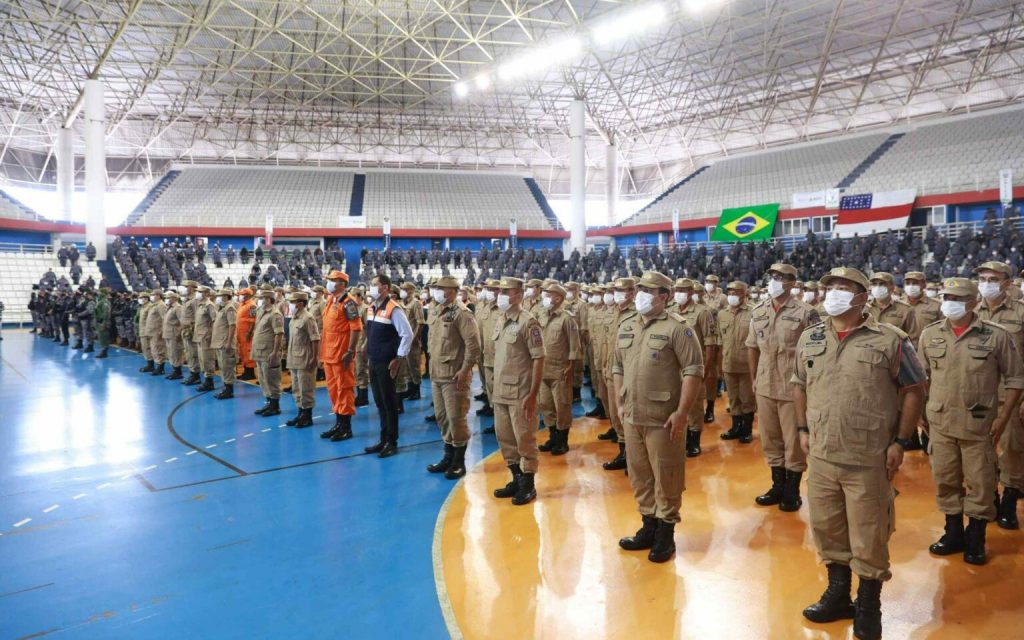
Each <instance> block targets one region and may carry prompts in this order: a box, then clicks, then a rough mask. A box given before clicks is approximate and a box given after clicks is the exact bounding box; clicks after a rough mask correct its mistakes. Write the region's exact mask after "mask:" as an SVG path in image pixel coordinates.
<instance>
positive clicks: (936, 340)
mask: <svg viewBox="0 0 1024 640" xmlns="http://www.w3.org/2000/svg"><path fill="white" fill-rule="evenodd" d="M921 352H922V354H923V357H924V360H925V368H926V369H927V370H928V374H929V376H928V377H929V379H930V380H931V384H930V386H929V388H928V404H927V406H926V407H925V411H926V415H927V418H928V424H929V427H930V428H931V429H934V430H935V431H938V432H939V433H941V434H942V435H944V436H947V437H949V438H958V439H961V440H984V439H985V438H988V437H989V431H990V430H991V428H992V423H993V422H994V421H995V419H996V416H997V415H998V412H999V388H1000V386H1005V387H1006V388H1007V389H1024V361H1022V360H1021V354H1020V352H1019V351H1018V350H1017V347H1016V345H1015V344H1014V342H1013V337H1012V336H1010V334H1009V332H1007V331H1006V329H1004V328H1003V327H1001V326H1000V325H998V324H994V323H992V322H988V321H986V320H982V319H981V316H979V315H978V314H974V320H973V321H972V322H971V324H970V326H969V327H968V328H967V331H966V332H965V333H964V334H963V335H961V336H960V337H959V338H957V337H956V334H954V333H953V329H952V326H951V325H950V323H949V320H943V321H941V322H936V323H934V324H931V325H928V326H927V327H925V329H924V331H922V332H921ZM1000 382H1002V385H1000Z"/></svg>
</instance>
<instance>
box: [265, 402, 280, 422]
mask: <svg viewBox="0 0 1024 640" xmlns="http://www.w3.org/2000/svg"><path fill="white" fill-rule="evenodd" d="M279 415H281V400H280V399H278V398H271V399H270V407H268V408H267V410H266V411H265V412H264V413H263V416H264V417H268V418H269V417H270V416H279Z"/></svg>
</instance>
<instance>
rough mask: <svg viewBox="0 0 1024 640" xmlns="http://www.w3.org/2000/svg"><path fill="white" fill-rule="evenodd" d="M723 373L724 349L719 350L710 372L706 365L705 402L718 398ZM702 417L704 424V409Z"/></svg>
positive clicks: (701, 413) (701, 411) (701, 412)
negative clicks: (719, 380)
mask: <svg viewBox="0 0 1024 640" xmlns="http://www.w3.org/2000/svg"><path fill="white" fill-rule="evenodd" d="M721 372H722V349H721V348H719V349H718V355H717V356H715V359H714V361H713V362H712V363H711V369H710V371H709V370H708V369H707V365H706V364H705V370H704V398H705V400H708V399H711V398H715V397H717V396H718V378H719V375H720V374H721ZM700 417H701V421H702V423H703V420H704V408H701V410H700Z"/></svg>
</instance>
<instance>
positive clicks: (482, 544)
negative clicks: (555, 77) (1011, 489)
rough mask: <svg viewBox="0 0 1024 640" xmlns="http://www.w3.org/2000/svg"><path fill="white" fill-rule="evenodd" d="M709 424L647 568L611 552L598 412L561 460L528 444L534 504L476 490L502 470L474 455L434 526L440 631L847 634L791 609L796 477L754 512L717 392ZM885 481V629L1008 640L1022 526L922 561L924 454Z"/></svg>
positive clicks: (1021, 625) (807, 571) (807, 561)
mask: <svg viewBox="0 0 1024 640" xmlns="http://www.w3.org/2000/svg"><path fill="white" fill-rule="evenodd" d="M716 418H717V420H716V423H715V424H711V425H706V428H705V431H704V437H703V448H704V453H703V455H701V456H700V457H698V458H695V459H689V460H688V461H687V464H686V481H687V482H686V485H687V489H686V492H685V493H684V494H683V507H682V523H681V524H680V525H678V526H677V527H676V546H677V552H676V556H675V558H673V560H671V561H670V562H668V563H665V564H663V565H656V564H653V563H651V562H648V560H647V558H646V552H633V553H631V552H626V551H622V550H620V549H619V547H618V544H617V541H618V539H619V538H620V537H621V536H624V535H631V534H632V533H633V532H634V531H635V530H636V529H637V528H638V527H639V525H640V517H639V514H638V512H637V510H636V504H635V502H634V500H633V495H632V491H631V489H630V486H629V479H628V478H627V477H626V476H625V475H623V474H622V473H621V472H608V471H604V470H603V469H602V468H601V462H602V461H604V460H607V459H609V458H610V457H612V455H613V453H614V452H615V448H614V445H612V444H609V443H606V442H601V441H598V440H597V435H598V434H599V433H600V432H602V431H604V430H605V429H607V424H608V423H607V422H605V421H598V420H595V419H590V418H580V419H577V420H576V421H575V422H574V425H573V430H572V437H571V439H570V443H571V445H572V450H571V451H570V452H569V454H568V455H565V456H561V457H552V456H550V455H547V454H541V457H542V461H541V468H540V472H539V473H538V476H537V484H538V495H539V499H538V500H537V501H535V502H534V503H532V504H531V505H529V506H524V507H516V506H513V505H511V504H510V502H509V501H507V500H498V499H496V498H494V497H492V495H491V492H492V491H493V490H494V489H496V488H498V487H500V486H504V484H505V483H506V482H507V481H508V472H507V470H506V467H505V464H504V462H503V461H502V459H501V454H500V452H495V453H493V454H492V455H490V456H489V457H487V458H486V459H484V460H483V461H482V462H481V464H480V466H479V467H478V468H477V469H475V470H474V472H471V473H470V474H468V475H467V476H466V477H465V479H464V480H463V481H462V482H460V484H459V485H458V486H457V487H456V488H455V489H454V490H453V491H452V493H451V495H450V496H449V497H448V500H447V501H446V503H445V506H444V508H443V509H442V511H441V513H440V514H439V516H438V521H437V527H436V530H435V538H434V563H435V567H434V572H435V580H436V582H437V587H438V595H439V599H440V601H441V607H442V610H443V612H444V615H445V619H446V623H447V625H448V628H449V632H450V633H451V634H452V636H453V637H465V638H468V639H476V638H480V639H487V640H496V639H499V638H515V639H516V640H524V639H528V638H559V639H566V638H631V639H640V638H644V639H646V638H702V639H703V638H708V639H712V638H714V639H717V638H722V639H730V640H743V639H747V638H751V639H753V638H757V639H761V638H764V639H778V640H791V639H795V638H813V639H825V638H852V637H853V633H852V621H842V622H836V623H832V624H825V625H820V624H814V623H811V622H808V621H806V620H805V619H804V618H803V617H802V615H801V611H802V609H803V608H804V607H805V606H807V605H808V604H811V603H812V602H815V601H816V600H817V599H818V598H819V597H820V595H821V593H822V591H823V590H824V588H825V586H826V576H825V569H824V566H822V565H820V564H819V563H818V559H817V556H816V554H815V551H814V544H813V541H812V539H811V532H810V528H809V525H808V511H807V509H808V507H807V504H806V482H804V485H803V487H802V493H803V494H804V498H805V503H804V506H803V507H802V508H801V509H800V511H799V512H798V513H795V514H790V513H783V512H781V511H779V510H778V509H777V508H776V507H768V508H766V507H759V506H757V505H756V504H755V503H754V496H756V495H758V494H760V493H762V492H763V491H764V490H765V489H767V488H768V486H769V484H770V477H769V472H768V468H767V467H766V465H765V462H764V458H763V457H762V455H761V447H760V444H759V443H758V441H757V439H756V435H757V433H756V430H755V441H754V443H753V444H749V445H741V444H739V443H737V442H736V441H731V442H724V441H722V440H720V439H719V437H718V436H719V434H720V433H722V431H723V430H724V428H726V425H727V424H728V421H729V416H728V414H727V413H726V412H725V403H724V400H719V401H718V403H717V407H716ZM539 439H540V440H541V441H544V440H546V439H547V435H546V434H545V433H541V434H540V436H539ZM895 484H896V487H897V489H898V491H899V496H898V497H897V498H896V518H897V521H896V531H895V533H894V534H893V537H892V540H891V543H890V549H891V554H892V572H893V579H892V580H891V581H890V582H888V583H886V585H885V587H884V588H883V591H882V612H883V625H884V633H885V637H886V638H922V639H923V638H928V639H936V640H938V639H956V638H985V639H992V640H1001V639H1011V638H1024V531H1004V530H1001V529H999V528H998V527H997V526H995V524H994V523H993V524H992V525H990V526H989V528H988V552H989V562H988V564H987V565H986V566H984V567H975V566H971V565H967V564H965V563H964V562H963V560H962V558H961V557H960V556H952V557H949V558H935V557H932V556H930V555H929V553H928V545H929V544H931V543H932V542H934V541H935V540H936V539H938V537H939V536H940V535H941V533H942V525H943V518H942V516H941V515H940V514H939V512H938V511H937V509H936V506H935V498H934V493H933V490H934V486H933V483H932V479H931V474H930V470H929V466H928V457H927V456H926V455H925V454H924V452H921V451H915V452H909V453H908V454H907V455H906V457H905V462H904V465H903V467H902V469H901V471H900V473H899V475H898V476H897V478H896V481H895ZM854 590H856V579H855V581H854Z"/></svg>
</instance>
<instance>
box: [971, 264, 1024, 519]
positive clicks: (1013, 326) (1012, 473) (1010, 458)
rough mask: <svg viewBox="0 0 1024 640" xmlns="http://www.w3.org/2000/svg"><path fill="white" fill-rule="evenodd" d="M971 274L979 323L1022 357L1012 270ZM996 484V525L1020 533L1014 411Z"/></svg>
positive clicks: (1023, 430)
mask: <svg viewBox="0 0 1024 640" xmlns="http://www.w3.org/2000/svg"><path fill="white" fill-rule="evenodd" d="M974 272H975V273H976V274H977V276H978V290H979V292H980V293H981V298H982V303H981V304H979V305H978V307H977V312H978V315H979V316H981V319H982V320H988V321H989V322H994V323H996V324H998V325H999V326H1001V327H1002V328H1004V329H1006V330H1007V331H1008V332H1009V333H1010V337H1011V338H1013V344H1014V346H1015V347H1016V348H1017V353H1018V354H1021V353H1024V304H1022V303H1020V302H1019V301H1016V300H1014V299H1012V298H1010V296H1009V293H1010V292H1011V291H1014V290H1018V291H1019V289H1017V288H1016V287H1014V286H1013V283H1012V282H1011V281H1010V276H1011V275H1012V274H1013V270H1012V268H1011V267H1010V265H1008V264H1006V263H1005V262H986V263H983V264H981V265H980V266H978V268H977V269H975V270H974ZM1006 397H1007V391H1006V387H1005V386H1001V387H1000V388H999V402H1000V403H1001V404H1002V403H1005V402H1006ZM999 481H1000V482H1001V483H1002V485H1003V495H1002V499H1001V500H1000V503H999V513H998V514H997V517H996V523H997V524H998V525H999V526H1000V527H1001V528H1003V529H1011V530H1012V529H1019V528H1020V523H1019V521H1018V519H1017V500H1019V499H1020V497H1021V491H1024V424H1022V421H1021V416H1020V413H1019V412H1018V411H1017V410H1014V411H1013V413H1011V414H1010V420H1009V422H1008V423H1007V425H1006V429H1004V430H1003V436H1002V439H1001V440H1000V441H999Z"/></svg>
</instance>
